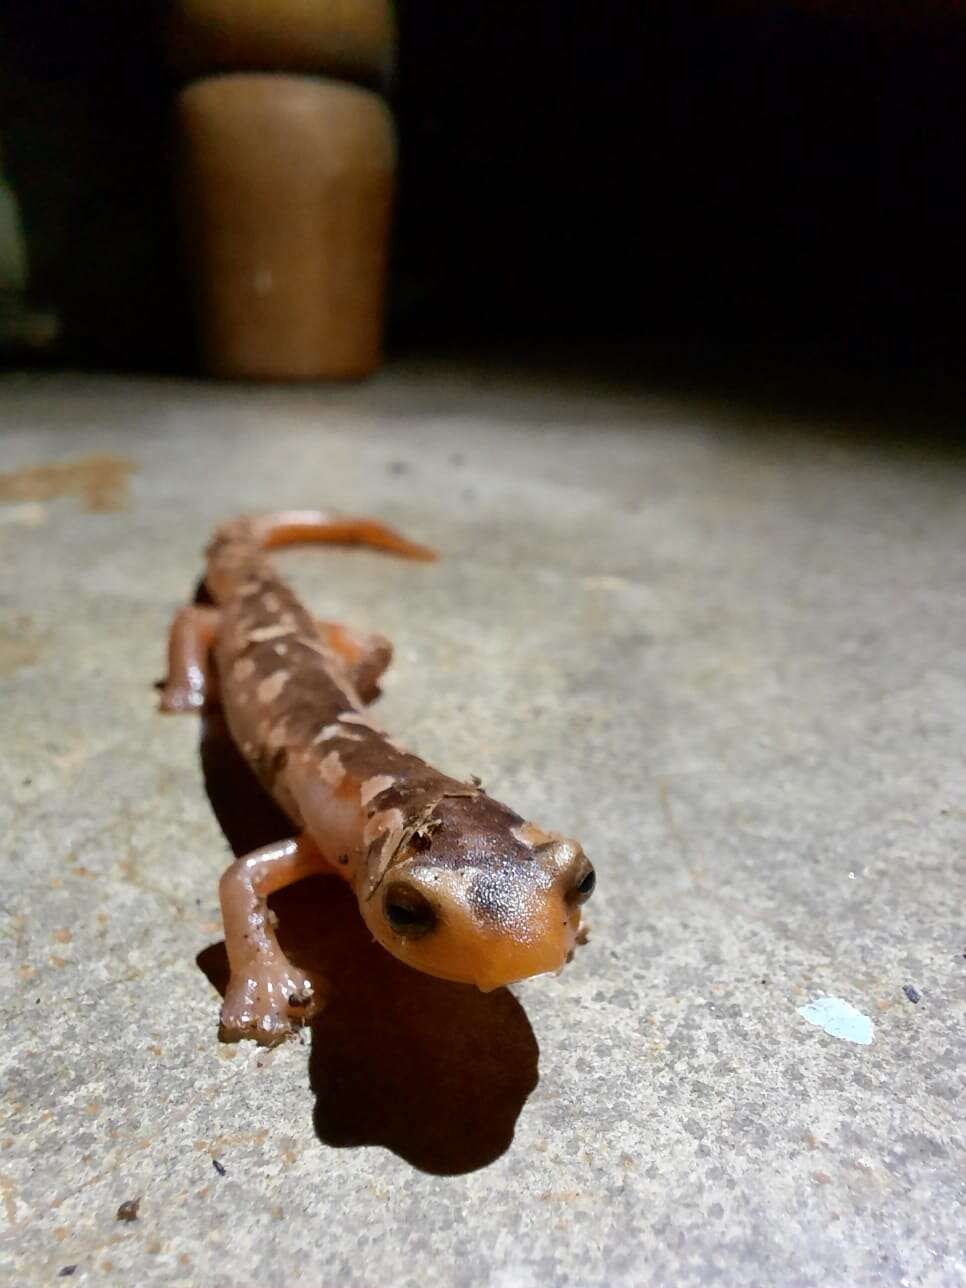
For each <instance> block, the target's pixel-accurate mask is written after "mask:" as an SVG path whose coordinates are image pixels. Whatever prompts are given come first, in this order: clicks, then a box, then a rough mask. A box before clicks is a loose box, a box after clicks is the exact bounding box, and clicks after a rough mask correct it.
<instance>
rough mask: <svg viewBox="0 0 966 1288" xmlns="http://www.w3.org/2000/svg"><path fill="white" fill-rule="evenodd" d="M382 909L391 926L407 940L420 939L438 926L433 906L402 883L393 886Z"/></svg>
mask: <svg viewBox="0 0 966 1288" xmlns="http://www.w3.org/2000/svg"><path fill="white" fill-rule="evenodd" d="M382 907H383V911H384V912H385V914H386V920H387V921H388V922H389V925H390V926H391V927H392V929H393V930H394V931H395V932H396V934H397V935H402V936H403V938H405V939H418V938H419V937H420V936H421V935H426V934H428V933H429V932H430V931H431V930H432V929H433V927H434V926H435V925H436V913H435V911H434V909H433V906H432V904H431V903H430V902H429V900H428V899H426V898H425V897H424V896H423V895H421V894H420V893H419V891H418V890H414V889H413V887H412V886H410V885H404V884H402V883H401V882H397V883H396V884H394V885H391V886H390V887H389V889H388V890H387V891H386V897H385V899H384V900H383V905H382Z"/></svg>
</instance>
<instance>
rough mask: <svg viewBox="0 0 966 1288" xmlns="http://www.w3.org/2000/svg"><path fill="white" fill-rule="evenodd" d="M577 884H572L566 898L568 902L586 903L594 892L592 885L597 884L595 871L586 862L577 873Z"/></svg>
mask: <svg viewBox="0 0 966 1288" xmlns="http://www.w3.org/2000/svg"><path fill="white" fill-rule="evenodd" d="M578 876H579V878H580V879H579V880H578V881H577V884H576V885H574V886H572V887H571V889H570V893H569V894H568V896H567V899H568V901H569V902H570V903H586V902H587V900H588V899H589V898H590V896H591V895H592V894H593V893H594V887H595V886H596V884H597V873H596V872H595V871H594V869H593V868H592V867H591V866H590V864H589V863H588V864H587V866H586V867H585V868H584V869H582V871H581V872H580V873H579V874H578Z"/></svg>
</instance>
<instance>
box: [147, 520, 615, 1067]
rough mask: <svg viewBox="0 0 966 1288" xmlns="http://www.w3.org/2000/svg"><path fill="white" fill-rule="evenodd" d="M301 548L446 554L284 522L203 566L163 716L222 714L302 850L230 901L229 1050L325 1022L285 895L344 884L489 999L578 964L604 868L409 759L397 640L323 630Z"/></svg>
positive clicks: (381, 534) (383, 934)
mask: <svg viewBox="0 0 966 1288" xmlns="http://www.w3.org/2000/svg"><path fill="white" fill-rule="evenodd" d="M301 541H324V542H335V543H339V544H345V545H365V546H370V547H374V548H377V549H381V550H385V551H390V552H393V553H395V554H398V555H402V556H406V557H409V558H412V559H422V560H430V559H433V558H435V555H434V554H433V553H432V552H431V551H429V550H427V549H425V548H424V547H422V546H419V545H416V544H415V543H413V542H411V541H409V540H407V539H406V538H405V537H403V536H401V535H400V534H399V533H397V532H395V531H393V530H392V529H390V528H388V527H385V526H384V525H383V524H381V523H378V522H376V521H375V520H372V519H363V518H344V517H338V516H334V515H330V514H327V513H324V512H321V511H315V510H310V511H302V510H293V511H281V512H277V513H272V514H265V515H254V516H247V517H242V518H237V519H234V520H232V521H230V522H228V523H225V524H223V525H222V526H221V527H219V528H218V529H217V530H216V532H215V534H214V536H213V538H212V540H211V542H210V544H209V546H208V548H207V552H206V556H207V564H206V573H205V585H206V588H207V591H208V593H209V596H210V599H211V600H212V603H211V604H192V605H190V606H188V607H185V608H182V609H181V610H180V611H179V612H178V614H177V615H176V617H175V619H174V622H173V624H172V627H171V633H170V638H169V645H168V674H167V679H166V680H165V681H164V683H163V685H162V686H161V704H160V705H161V709H162V710H163V711H165V712H185V711H188V712H190V711H198V710H200V709H201V708H202V707H204V705H205V704H206V703H213V702H218V703H220V705H221V707H222V709H223V712H224V716H225V720H226V723H227V726H228V729H229V731H230V734H231V736H232V739H233V740H234V742H235V744H236V745H237V747H238V748H239V750H240V751H241V754H242V755H243V756H244V758H245V760H246V761H247V762H248V764H249V765H250V766H251V768H252V770H253V771H254V773H255V775H256V776H257V778H258V779H259V781H260V782H261V784H262V785H263V786H264V787H265V788H266V789H267V791H268V792H269V793H270V794H271V795H272V797H273V798H274V799H275V801H276V802H277V803H278V804H279V805H280V806H281V807H282V809H283V810H284V811H285V813H286V815H287V816H288V818H289V819H291V822H292V836H291V838H289V839H287V840H284V841H281V842H279V843H277V844H274V845H269V846H266V847H264V848H262V849H259V850H256V851H255V852H254V853H252V854H248V855H246V856H244V857H242V858H239V859H237V860H236V861H235V862H234V863H232V865H231V866H230V867H229V868H228V869H227V870H226V871H225V873H224V875H223V876H222V878H221V882H220V885H219V895H220V900H221V909H222V916H223V921H224V930H225V946H226V949H227V953H228V962H229V966H230V979H229V983H228V987H227V990H226V993H225V998H224V1004H223V1006H222V1010H221V1026H220V1033H221V1036H222V1038H223V1039H224V1040H226V1041H234V1040H237V1039H240V1038H253V1039H255V1040H256V1041H257V1042H259V1043H261V1044H263V1045H269V1046H270V1045H273V1044H275V1043H277V1042H280V1041H282V1040H283V1039H284V1038H286V1037H288V1036H289V1035H291V1034H292V1033H293V1032H294V1031H295V1029H296V1028H297V1027H298V1026H299V1025H301V1024H304V1023H306V1022H307V1021H309V1020H310V1019H311V1018H312V1017H313V1016H314V1015H315V1014H316V1013H317V1012H318V1010H319V1009H320V1007H321V1005H322V1000H323V999H322V997H321V992H320V990H319V989H316V988H314V987H313V984H312V981H311V980H310V979H309V977H308V976H307V975H306V974H305V973H304V972H303V971H301V970H299V969H298V968H297V967H295V966H294V965H293V964H292V963H291V962H289V961H288V960H287V958H286V957H285V955H284V953H283V951H282V949H281V948H280V946H279V943H278V940H277V939H276V936H275V932H274V930H273V927H272V919H271V917H270V914H269V910H268V904H267V900H268V897H269V896H270V895H271V894H272V893H273V892H275V891H276V890H280V889H282V888H283V887H285V886H287V885H289V884H291V883H292V882H295V881H298V880H300V879H301V878H303V877H306V876H310V875H312V874H316V873H331V872H336V873H338V874H339V876H341V877H342V878H343V879H344V880H345V881H347V882H348V883H349V884H350V885H351V887H352V889H353V891H354V894H355V896H356V899H357V901H358V905H359V911H360V913H361V914H362V917H363V918H364V920H365V923H366V925H367V927H368V928H369V930H370V932H371V933H372V935H373V936H374V938H375V939H376V940H378V942H379V943H380V944H381V945H382V946H383V947H384V948H386V949H388V951H389V952H390V953H392V954H393V955H394V956H395V957H397V958H399V959H400V960H401V961H403V962H405V963H407V964H408V965H409V966H412V967H415V968H416V969H417V970H420V971H424V972H426V973H428V974H430V975H435V976H438V977H440V978H442V979H447V980H454V981H459V982H463V983H468V984H475V985H476V986H477V987H478V988H480V989H482V990H484V991H488V990H491V989H494V988H498V987H500V986H501V985H505V984H509V983H513V982H516V981H518V980H522V979H526V978H528V977H530V976H533V975H538V974H542V973H544V972H549V971H558V970H559V969H560V968H561V967H562V966H563V964H564V963H565V962H566V961H567V960H568V959H569V957H570V956H571V954H572V950H573V948H574V945H575V943H576V941H577V937H578V932H579V929H580V919H581V906H582V904H583V903H584V902H585V900H586V899H587V898H588V897H589V896H590V894H591V893H592V891H593V888H594V882H595V876H594V869H593V867H592V866H591V864H590V862H589V861H588V859H587V857H586V855H585V854H584V851H583V849H582V848H581V846H580V845H579V844H578V843H577V842H576V841H573V840H568V839H566V838H564V837H562V836H560V835H558V834H557V833H555V832H549V831H545V830H544V829H543V828H540V827H538V826H537V825H536V824H534V823H532V822H528V821H526V820H525V819H524V818H523V817H521V816H520V815H519V814H516V813H515V812H514V811H513V810H511V809H509V808H507V806H505V805H501V804H499V803H498V802H497V801H496V800H494V799H492V798H491V797H490V796H489V795H487V793H486V792H485V791H484V790H483V788H482V786H481V785H480V783H479V782H478V781H477V780H475V779H473V780H471V781H468V782H464V781H463V780H462V779H459V778H451V777H449V776H447V775H446V774H442V773H439V772H438V771H437V770H435V769H433V768H431V767H430V766H429V765H428V764H426V763H425V761H423V760H421V759H419V757H417V756H415V755H413V754H411V753H410V752H409V751H406V750H404V749H403V748H402V747H401V746H399V745H398V744H397V743H396V742H395V741H393V740H392V739H391V738H390V737H389V736H388V735H387V734H386V733H384V732H383V731H382V730H381V729H380V728H379V727H378V725H377V724H376V722H375V721H374V720H373V719H372V718H371V717H370V714H369V712H368V710H367V706H368V704H369V703H370V702H371V701H372V700H373V699H374V698H375V697H376V696H377V695H378V692H379V686H378V681H379V678H380V676H381V674H382V672H383V671H384V670H385V668H386V666H387V665H388V663H389V661H390V658H391V656H392V648H391V645H390V643H389V641H388V640H387V639H385V638H384V637H382V636H376V635H362V634H359V633H358V632H355V631H353V630H350V629H348V628H347V627H344V626H341V625H338V624H335V623H328V622H321V621H318V620H317V619H316V618H314V617H313V616H311V615H310V614H309V613H308V612H307V610H306V609H305V608H304V607H303V606H302V604H301V603H300V602H299V600H298V599H297V598H296V596H295V595H294V593H293V592H292V591H291V590H290V589H289V587H288V586H287V585H286V583H285V582H284V581H283V580H282V579H281V578H280V577H279V576H278V575H277V574H276V572H275V571H274V569H273V568H272V566H271V564H270V562H269V559H268V554H267V552H268V551H269V550H270V549H272V548H274V547H277V546H283V545H288V544H290V543H294V542H301Z"/></svg>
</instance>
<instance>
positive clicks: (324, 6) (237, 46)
mask: <svg viewBox="0 0 966 1288" xmlns="http://www.w3.org/2000/svg"><path fill="white" fill-rule="evenodd" d="M394 49H395V27H394V24H393V17H392V10H391V7H390V4H389V2H388V0H177V2H176V3H175V4H173V5H172V8H171V13H170V17H169V23H168V50H169V61H170V63H171V66H172V68H173V70H174V71H175V72H177V73H178V74H179V75H181V76H199V75H206V74H208V73H211V72H218V71H266V72H267V71H281V72H310V73H318V72H322V73H324V74H325V75H326V76H336V77H340V78H343V79H345V80H352V81H361V82H363V83H365V84H370V85H380V84H384V83H385V80H386V78H387V76H388V74H389V72H390V70H391V67H392V61H393V51H394Z"/></svg>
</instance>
